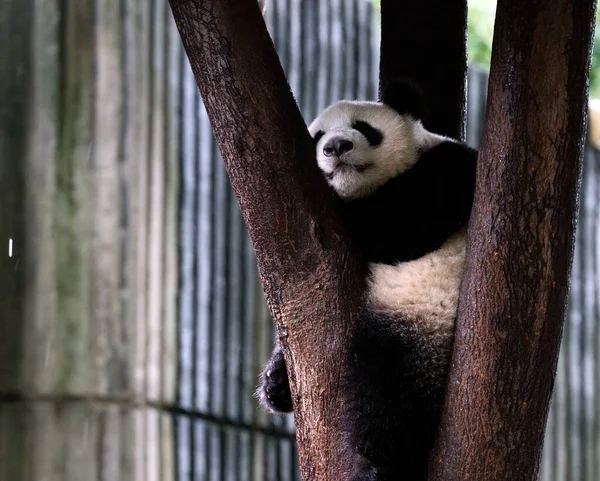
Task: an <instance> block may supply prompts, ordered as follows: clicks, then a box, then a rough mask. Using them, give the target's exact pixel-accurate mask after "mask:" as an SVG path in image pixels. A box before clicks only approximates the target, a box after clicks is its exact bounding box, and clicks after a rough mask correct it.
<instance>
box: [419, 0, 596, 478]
mask: <svg viewBox="0 0 600 481" xmlns="http://www.w3.org/2000/svg"><path fill="white" fill-rule="evenodd" d="M594 11H595V2H593V0H549V1H546V0H543V1H542V0H539V1H527V2H524V1H523V0H500V1H499V2H498V9H497V18H496V27H495V33H494V45H493V54H492V66H491V75H490V81H489V95H488V109H487V120H486V124H485V130H484V135H483V139H482V144H481V150H480V158H479V167H478V173H477V189H476V195H475V197H476V200H475V205H474V210H473V214H472V217H471V224H470V233H469V244H468V250H467V264H466V270H465V277H464V281H463V284H462V292H461V298H460V303H459V320H458V327H457V334H456V339H455V345H454V353H453V362H452V367H451V372H450V380H449V383H448V394H447V400H446V406H445V409H444V413H443V419H442V425H441V429H440V433H439V438H438V444H437V446H436V449H435V452H434V454H433V456H432V460H431V466H430V479H432V480H444V481H454V480H460V481H469V480H472V481H481V480H485V481H497V480H498V481H499V480H506V481H509V480H510V481H519V480H532V479H536V477H537V471H538V465H539V459H540V453H541V447H542V441H543V436H544V427H545V423H546V418H547V412H548V404H549V400H550V394H551V391H552V386H553V381H554V375H555V371H556V361H557V357H558V348H559V344H560V338H561V334H562V326H563V320H564V314H565V300H566V296H567V291H568V284H569V272H570V265H571V259H572V249H573V228H574V219H575V213H576V211H577V201H576V194H577V191H578V179H579V172H580V167H581V159H582V149H583V145H584V144H583V134H584V126H585V120H586V113H585V112H586V110H585V104H586V100H587V91H588V89H587V79H588V73H589V66H590V53H591V52H590V48H591V39H592V32H593V30H594V19H595V17H594Z"/></svg>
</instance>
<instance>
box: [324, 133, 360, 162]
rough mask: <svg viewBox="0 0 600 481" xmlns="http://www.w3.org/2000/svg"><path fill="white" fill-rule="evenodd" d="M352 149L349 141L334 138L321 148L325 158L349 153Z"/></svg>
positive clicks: (352, 145)
mask: <svg viewBox="0 0 600 481" xmlns="http://www.w3.org/2000/svg"><path fill="white" fill-rule="evenodd" d="M353 148H354V144H353V143H352V141H351V140H348V139H342V138H339V137H334V138H333V139H331V140H329V141H328V142H327V143H326V144H325V145H324V146H323V155H325V157H333V156H334V155H336V156H338V157H339V156H340V155H342V154H345V153H346V152H350V151H351V150H352V149H353Z"/></svg>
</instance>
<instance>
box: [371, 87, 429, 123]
mask: <svg viewBox="0 0 600 481" xmlns="http://www.w3.org/2000/svg"><path fill="white" fill-rule="evenodd" d="M382 91H383V95H382V97H381V101H382V102H383V103H384V104H386V105H388V106H389V107H391V108H393V109H394V110H395V111H396V112H398V113H399V114H400V115H410V116H411V117H412V118H414V119H415V120H423V115H424V113H425V96H424V95H423V91H422V90H421V89H420V88H419V86H418V85H417V84H416V83H414V82H412V81H411V80H408V79H396V80H393V81H391V82H389V83H388V84H387V85H385V86H384V88H383V89H382Z"/></svg>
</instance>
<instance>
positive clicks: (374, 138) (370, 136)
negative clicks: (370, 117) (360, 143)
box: [352, 120, 383, 147]
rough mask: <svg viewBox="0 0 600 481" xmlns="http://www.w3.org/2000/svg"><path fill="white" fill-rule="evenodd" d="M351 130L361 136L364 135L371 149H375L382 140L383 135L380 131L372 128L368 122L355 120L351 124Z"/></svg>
mask: <svg viewBox="0 0 600 481" xmlns="http://www.w3.org/2000/svg"><path fill="white" fill-rule="evenodd" d="M352 128H353V129H354V130H358V131H359V132H360V133H361V134H362V135H364V137H365V139H367V142H369V145H370V146H371V147H377V146H378V145H379V144H381V141H382V140H383V134H382V133H381V131H380V130H378V129H376V128H375V127H373V126H372V125H371V124H369V123H368V122H364V121H362V120H357V121H356V122H354V123H353V124H352Z"/></svg>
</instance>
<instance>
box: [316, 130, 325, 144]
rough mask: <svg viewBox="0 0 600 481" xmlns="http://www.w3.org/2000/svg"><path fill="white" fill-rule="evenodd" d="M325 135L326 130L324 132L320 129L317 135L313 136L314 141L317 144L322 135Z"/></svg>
mask: <svg viewBox="0 0 600 481" xmlns="http://www.w3.org/2000/svg"><path fill="white" fill-rule="evenodd" d="M324 135H325V132H323V131H322V130H319V131H318V132H317V133H316V134H315V136H314V137H313V141H314V142H315V144H316V143H317V142H318V141H319V140H321V137H323V136H324Z"/></svg>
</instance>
